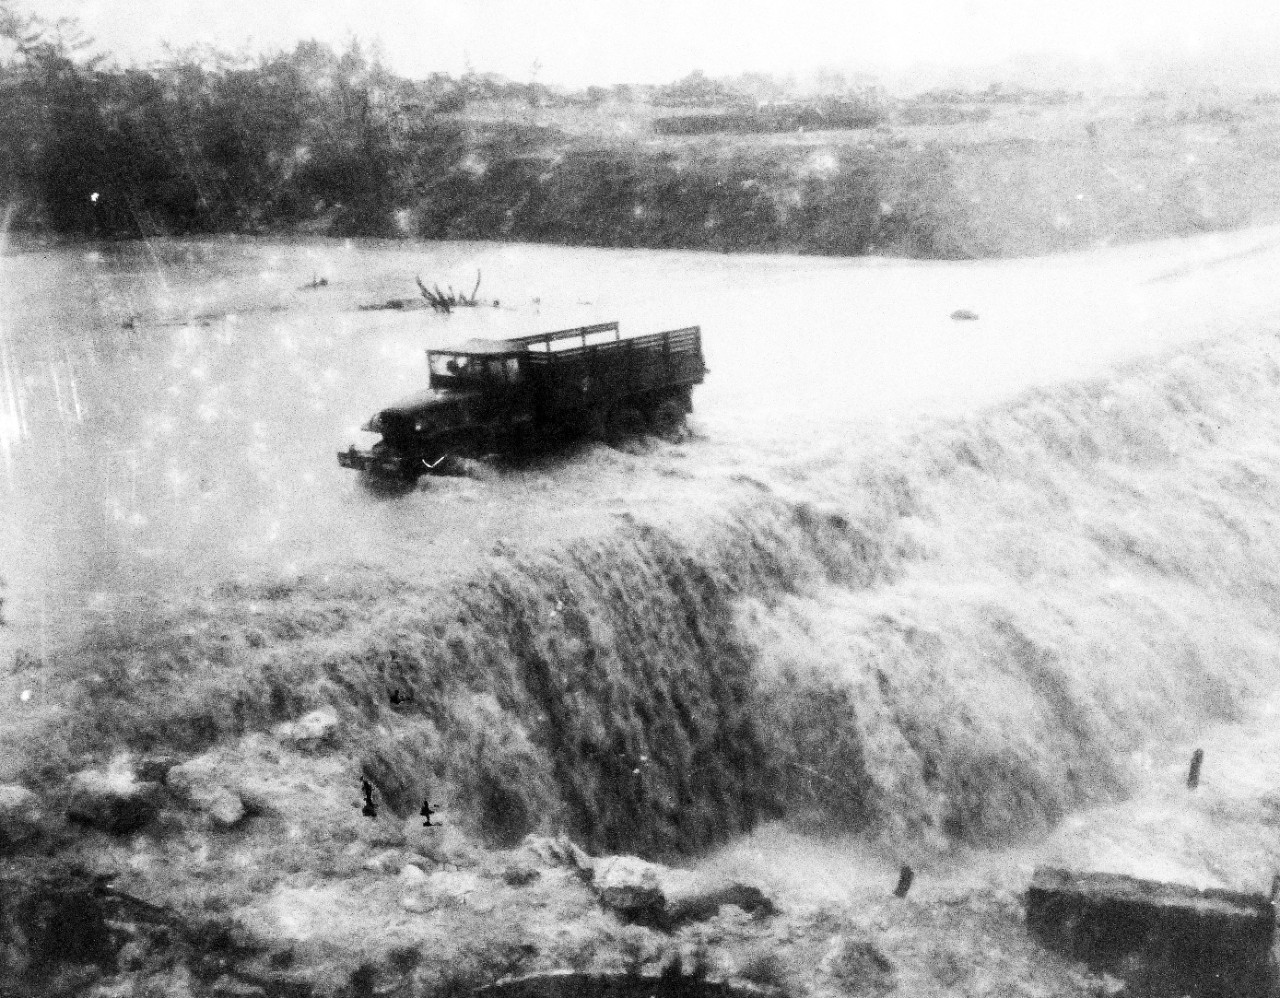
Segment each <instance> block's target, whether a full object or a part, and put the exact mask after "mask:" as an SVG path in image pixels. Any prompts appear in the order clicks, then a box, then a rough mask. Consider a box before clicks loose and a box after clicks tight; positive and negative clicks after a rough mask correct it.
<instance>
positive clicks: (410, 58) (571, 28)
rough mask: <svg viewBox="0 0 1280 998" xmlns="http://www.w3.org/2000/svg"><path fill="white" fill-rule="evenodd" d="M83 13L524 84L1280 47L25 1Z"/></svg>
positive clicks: (816, 14)
mask: <svg viewBox="0 0 1280 998" xmlns="http://www.w3.org/2000/svg"><path fill="white" fill-rule="evenodd" d="M18 2H19V4H20V5H21V4H25V5H26V9H28V10H32V11H36V12H39V13H40V14H42V15H45V16H56V15H60V14H69V15H73V16H75V17H77V18H79V20H80V21H81V23H82V24H83V25H84V27H85V28H86V29H87V31H88V32H89V34H90V35H92V36H93V37H94V38H95V39H96V40H97V41H98V43H99V46H100V47H101V48H103V49H106V50H108V51H110V52H111V53H113V54H116V55H118V56H120V57H122V58H124V59H126V60H141V61H145V60H147V59H149V58H152V57H156V56H158V55H159V54H160V52H161V44H162V42H165V41H168V42H170V43H173V44H176V45H188V44H192V43H199V42H211V43H214V44H216V45H218V46H220V47H225V48H232V49H237V48H244V47H248V48H249V49H250V50H253V51H256V50H260V49H263V48H267V49H273V48H289V47H292V45H293V43H294V42H296V41H297V40H299V39H301V38H308V37H314V38H318V39H320V40H322V41H328V42H331V43H333V44H335V45H341V44H343V43H344V42H345V41H346V39H348V38H349V37H351V36H352V35H356V36H358V37H360V38H361V39H363V40H367V41H373V40H375V39H377V40H380V41H381V44H382V47H383V51H384V53H385V56H386V59H387V61H388V62H389V63H390V64H391V65H392V66H393V67H394V68H395V69H397V70H399V71H401V72H403V73H406V74H409V75H415V76H419V75H425V74H426V73H428V72H431V71H434V70H440V71H445V72H451V73H455V74H456V73H459V72H461V71H462V70H463V69H464V68H465V66H466V65H468V63H469V64H470V65H471V66H473V67H474V68H475V69H477V70H481V71H483V70H492V71H495V72H500V73H503V74H505V75H507V76H510V77H512V78H514V79H518V80H527V79H529V78H530V76H531V74H532V72H533V67H534V64H535V61H536V62H537V63H538V64H539V65H540V69H539V71H538V79H540V80H542V81H544V82H549V83H566V84H571V85H583V84H587V83H616V82H637V83H644V82H664V81H668V80H672V79H674V78H676V77H679V76H682V75H684V74H686V73H688V72H689V71H690V70H692V69H695V68H697V69H702V70H704V71H705V72H707V73H709V74H712V75H720V74H727V73H736V72H740V71H743V70H749V69H759V70H766V71H771V72H779V71H781V72H787V71H794V72H797V73H801V74H803V73H806V72H808V71H811V70H813V69H816V68H818V67H821V66H829V67H837V68H841V69H845V70H848V69H852V68H858V67H859V66H866V67H868V68H875V69H879V70H884V69H888V70H900V69H903V68H906V67H908V66H910V65H913V64H916V63H920V62H931V63H943V64H958V65H962V66H963V65H970V66H971V65H978V64H988V63H991V62H995V61H999V60H1003V59H1005V58H1008V57H1009V56H1012V55H1016V54H1019V53H1059V54H1063V55H1068V56H1075V57H1085V58H1099V57H1101V58H1107V57H1112V56H1115V55H1123V54H1125V53H1130V54H1131V53H1132V52H1134V51H1138V50H1140V51H1144V52H1147V53H1160V54H1164V55H1169V56H1182V55H1192V56H1194V55H1197V54H1199V53H1206V52H1207V53H1213V52H1216V51H1218V50H1220V49H1221V48H1222V47H1223V46H1246V47H1252V46H1256V45H1259V44H1262V45H1266V46H1267V47H1275V48H1280V0H1160V2H1154V0H1060V2H1053V3H1046V2H1041V0H880V2H878V3H857V2H839V0H736V2H735V0H631V2H625V0H18Z"/></svg>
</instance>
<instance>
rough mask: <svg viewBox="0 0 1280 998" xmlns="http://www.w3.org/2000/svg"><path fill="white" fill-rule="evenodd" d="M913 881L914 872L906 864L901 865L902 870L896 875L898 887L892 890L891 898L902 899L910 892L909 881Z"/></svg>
mask: <svg viewBox="0 0 1280 998" xmlns="http://www.w3.org/2000/svg"><path fill="white" fill-rule="evenodd" d="M914 879H915V872H914V871H913V870H912V869H911V867H909V866H907V864H906V863H903V864H902V869H901V870H900V871H899V873H898V886H897V887H895V888H894V889H893V896H894V897H896V898H904V897H906V896H907V891H909V890H911V881H912V880H914Z"/></svg>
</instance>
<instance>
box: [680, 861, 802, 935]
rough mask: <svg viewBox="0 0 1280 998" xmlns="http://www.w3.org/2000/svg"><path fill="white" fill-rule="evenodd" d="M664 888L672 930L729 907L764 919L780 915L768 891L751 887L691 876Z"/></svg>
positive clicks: (711, 915)
mask: <svg viewBox="0 0 1280 998" xmlns="http://www.w3.org/2000/svg"><path fill="white" fill-rule="evenodd" d="M673 872H674V871H673ZM662 889H663V893H664V894H665V895H666V898H667V904H666V912H665V915H666V924H667V927H668V928H675V927H677V926H680V925H684V924H685V923H686V922H700V921H702V920H704V919H707V918H711V917H713V916H714V915H716V914H718V913H719V912H720V909H721V908H723V907H725V906H726V905H734V906H735V907H738V908H741V909H742V910H743V911H745V912H746V913H747V914H748V915H755V916H757V917H762V918H763V917H766V916H769V915H776V914H778V909H777V907H776V906H775V905H774V903H773V902H772V901H771V900H769V898H768V897H766V896H765V894H764V892H763V891H762V890H760V888H759V887H752V886H750V885H749V884H739V883H725V882H716V881H709V880H706V879H704V878H702V877H691V878H688V879H684V878H681V879H680V880H679V881H675V880H672V879H668V880H664V882H663V884H662Z"/></svg>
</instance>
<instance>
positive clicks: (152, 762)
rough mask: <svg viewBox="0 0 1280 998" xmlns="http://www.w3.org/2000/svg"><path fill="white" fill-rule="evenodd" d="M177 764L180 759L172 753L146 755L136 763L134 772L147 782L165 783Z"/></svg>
mask: <svg viewBox="0 0 1280 998" xmlns="http://www.w3.org/2000/svg"><path fill="white" fill-rule="evenodd" d="M176 765H178V760H177V759H176V758H175V757H174V756H171V755H144V756H143V757H142V758H141V759H139V760H138V761H137V762H136V763H135V764H134V767H133V773H134V775H135V776H136V777H137V778H138V779H139V780H142V781H143V782H145V783H164V782H165V781H166V780H167V779H168V778H169V770H171V769H173V768H174V766H176Z"/></svg>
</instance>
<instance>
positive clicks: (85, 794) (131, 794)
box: [67, 762, 164, 835]
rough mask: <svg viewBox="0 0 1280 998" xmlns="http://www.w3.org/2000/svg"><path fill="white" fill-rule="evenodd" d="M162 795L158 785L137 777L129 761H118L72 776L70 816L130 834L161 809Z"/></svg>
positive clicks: (101, 827) (95, 825)
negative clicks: (108, 765)
mask: <svg viewBox="0 0 1280 998" xmlns="http://www.w3.org/2000/svg"><path fill="white" fill-rule="evenodd" d="M163 796H164V793H163V791H162V790H161V788H160V785H159V784H157V783H151V782H149V781H145V780H138V779H136V778H135V776H134V773H133V770H132V769H130V768H129V767H128V765H127V764H123V763H120V762H116V763H113V764H112V765H111V766H110V767H109V768H107V769H86V770H83V771H82V772H79V773H76V775H75V776H73V777H72V778H71V797H70V801H69V803H68V805H67V817H68V818H69V819H71V820H72V821H75V822H78V823H80V824H83V825H88V826H89V827H91V828H97V829H100V830H101V831H104V832H110V833H111V834H112V835H128V834H129V833H130V832H136V831H138V830H139V829H141V828H143V827H145V826H146V825H148V824H149V823H150V822H151V820H152V819H153V818H154V817H155V816H156V815H157V814H158V813H159V812H160V805H161V802H162V800H163Z"/></svg>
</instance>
